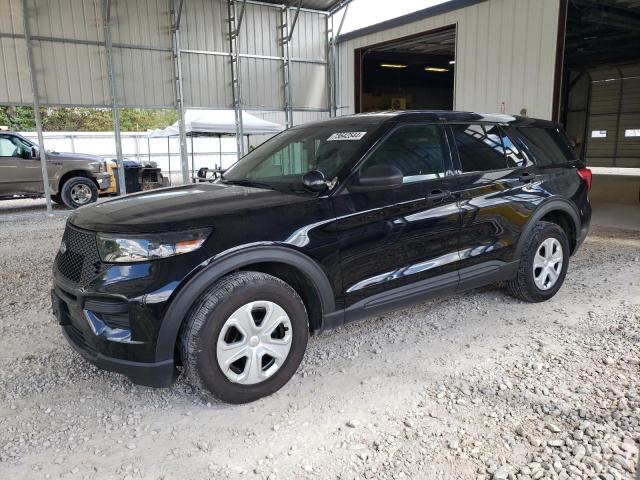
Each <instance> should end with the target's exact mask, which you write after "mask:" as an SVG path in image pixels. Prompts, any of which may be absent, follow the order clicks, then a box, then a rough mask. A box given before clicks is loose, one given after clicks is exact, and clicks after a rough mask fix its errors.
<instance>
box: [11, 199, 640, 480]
mask: <svg viewBox="0 0 640 480" xmlns="http://www.w3.org/2000/svg"><path fill="white" fill-rule="evenodd" d="M26 202H28V201H26ZM7 203H12V202H7ZM16 205H17V204H16ZM3 208H4V210H3V212H0V213H2V214H1V215H0V272H1V275H0V291H1V292H2V296H1V297H0V335H1V337H0V338H2V348H0V478H3V479H4V478H6V479H31V478H34V479H41V478H59V477H62V478H73V479H75V478H89V479H93V478H100V479H102V478H113V479H125V478H132V479H136V478H151V479H167V480H168V479H184V478H189V479H201V478H202V479H206V478H216V479H218V478H231V479H234V478H268V479H274V478H314V479H325V478H338V479H352V478H376V479H378V478H379V479H391V478H394V479H395V478H428V479H438V478H452V479H453V478H460V479H467V478H469V479H491V478H495V479H523V480H525V479H539V478H559V479H565V478H601V479H611V480H616V479H621V478H627V479H632V478H635V471H636V463H637V461H638V445H639V441H640V259H639V257H640V232H629V231H623V230H614V229H601V228H600V229H599V228H594V229H593V230H592V233H591V234H590V236H589V238H588V239H587V241H586V243H585V245H584V246H583V248H582V249H581V250H580V252H579V253H578V254H577V255H576V256H575V257H574V258H572V261H571V265H570V267H569V273H568V277H567V281H566V283H565V285H564V287H563V288H562V289H561V291H560V292H559V294H558V295H557V296H556V297H555V298H554V299H552V300H551V301H549V302H546V303H544V304H535V305H532V304H525V303H522V302H519V301H517V300H514V299H512V298H510V297H508V296H506V295H505V294H504V293H503V292H502V290H500V289H499V288H494V287H491V288H485V289H482V290H478V291H474V292H471V293H466V294H464V295H458V296H454V297H450V298H447V299H442V300H438V301H431V302H427V303H423V304H420V305H417V306H415V307H412V308H409V309H406V310H403V311H398V312H394V313H390V314H387V315H384V316H379V317H376V318H371V319H368V320H363V321H360V322H358V323H355V324H351V325H348V326H346V327H343V328H340V329H338V330H336V331H333V332H329V333H326V334H323V335H320V336H318V337H315V338H313V339H312V340H311V341H310V343H309V348H308V351H307V354H306V357H305V360H304V361H303V364H302V366H301V368H300V369H299V371H298V373H297V374H296V375H295V376H294V377H293V379H292V380H291V382H290V383H289V384H288V385H287V386H285V387H284V388H283V389H282V390H281V391H280V392H278V393H277V394H275V395H273V396H271V397H269V398H266V399H263V400H260V401H258V402H255V403H253V404H249V405H244V406H231V405H225V404H219V403H208V402H207V400H206V399H203V398H202V397H201V396H200V395H198V394H197V393H194V392H192V390H191V388H190V387H189V386H188V385H185V384H184V383H182V382H178V383H177V384H176V385H175V386H174V387H173V388H171V389H162V390H154V389H149V388H144V387H139V386H135V385H132V384H131V383H130V382H129V381H127V380H126V379H125V378H123V377H120V376H118V375H115V374H111V373H107V372H103V371H100V370H98V369H97V368H95V367H93V366H91V365H89V364H87V363H86V362H84V361H83V360H82V359H81V358H80V357H79V356H78V355H76V354H75V353H74V352H72V350H71V349H70V348H69V347H67V345H66V344H65V341H64V339H63V338H62V336H61V334H60V332H59V328H58V327H57V326H56V324H55V321H54V318H53V316H52V314H51V309H50V306H49V285H50V270H51V261H52V259H53V256H54V254H55V251H56V249H57V246H58V243H59V239H60V236H61V233H62V229H63V226H64V216H63V215H56V216H54V217H53V218H45V217H43V216H42V215H39V214H38V215H36V214H35V213H34V214H29V213H27V214H25V213H24V211H20V209H16V207H15V206H7V207H3ZM34 212H35V210H34Z"/></svg>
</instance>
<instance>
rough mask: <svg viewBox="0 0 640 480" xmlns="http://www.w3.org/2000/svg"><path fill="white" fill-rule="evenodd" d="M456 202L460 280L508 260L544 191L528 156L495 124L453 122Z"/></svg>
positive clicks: (468, 279)
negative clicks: (459, 218)
mask: <svg viewBox="0 0 640 480" xmlns="http://www.w3.org/2000/svg"><path fill="white" fill-rule="evenodd" d="M448 134H449V140H450V144H451V145H452V147H453V148H452V150H453V153H454V168H455V170H456V178H457V184H458V190H457V192H456V194H457V197H458V206H459V207H460V212H461V216H462V221H461V229H460V236H459V254H460V262H459V267H460V269H461V270H460V283H461V287H464V286H465V283H466V282H471V281H473V279H474V278H475V277H477V276H483V275H486V274H488V273H489V272H490V271H491V270H493V269H496V270H497V269H498V268H499V267H500V266H503V265H504V263H507V262H511V261H512V259H513V255H514V253H515V248H516V245H517V242H518V239H519V236H520V232H521V231H522V229H523V227H524V225H525V224H526V222H527V220H528V218H529V215H530V214H531V212H532V211H533V210H534V209H535V206H536V204H537V203H539V201H541V199H542V198H543V195H541V194H540V192H538V191H536V177H535V171H534V170H533V168H532V167H533V165H532V163H531V161H530V160H529V158H528V156H527V155H526V154H525V152H523V151H522V150H521V149H520V148H519V147H518V146H517V145H516V144H515V143H514V142H513V141H512V138H510V136H508V135H506V132H505V129H504V128H503V127H501V126H499V125H495V124H484V123H477V124H473V123H464V124H451V125H450V126H449V128H448Z"/></svg>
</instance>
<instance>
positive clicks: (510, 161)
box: [500, 128, 533, 168]
mask: <svg viewBox="0 0 640 480" xmlns="http://www.w3.org/2000/svg"><path fill="white" fill-rule="evenodd" d="M500 132H501V134H502V143H503V145H504V153H505V155H506V157H507V166H508V167H512V168H517V167H527V166H529V165H532V163H533V162H531V161H530V160H529V158H528V157H527V155H526V153H525V152H523V151H522V150H521V149H520V148H519V147H518V146H517V145H516V143H515V142H513V141H512V140H511V138H510V137H509V135H508V133H507V132H505V130H504V129H502V128H501V129H500ZM514 138H515V137H514Z"/></svg>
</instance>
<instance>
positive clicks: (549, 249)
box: [507, 222, 570, 302]
mask: <svg viewBox="0 0 640 480" xmlns="http://www.w3.org/2000/svg"><path fill="white" fill-rule="evenodd" d="M569 253H570V251H569V241H568V240H567V235H566V234H565V232H564V230H562V228H560V227H559V226H558V225H556V224H555V223H550V222H539V223H538V224H537V225H536V226H535V227H534V228H533V231H532V232H531V233H530V235H529V238H528V240H527V245H526V247H525V252H524V255H523V256H522V258H521V259H520V265H519V267H518V272H517V274H516V276H515V278H513V279H511V280H509V281H507V292H508V293H509V294H510V295H512V296H514V297H516V298H519V299H521V300H524V301H525V302H544V301H545V300H548V299H550V298H551V297H553V296H554V295H555V294H556V293H557V292H558V290H560V287H561V286H562V283H563V282H564V278H565V276H566V274H567V267H568V266H569Z"/></svg>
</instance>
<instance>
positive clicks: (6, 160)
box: [0, 135, 44, 195]
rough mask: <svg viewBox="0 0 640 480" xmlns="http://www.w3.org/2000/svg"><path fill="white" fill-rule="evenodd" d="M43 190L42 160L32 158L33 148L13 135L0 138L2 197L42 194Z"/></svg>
mask: <svg viewBox="0 0 640 480" xmlns="http://www.w3.org/2000/svg"><path fill="white" fill-rule="evenodd" d="M27 157H29V158H27ZM43 188H44V187H43V185H42V170H41V168H40V160H38V159H34V158H31V147H30V146H27V145H26V144H25V143H24V142H22V141H21V140H20V139H18V138H17V137H14V136H13V135H3V136H0V195H14V194H21V193H41V192H42V191H43Z"/></svg>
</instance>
